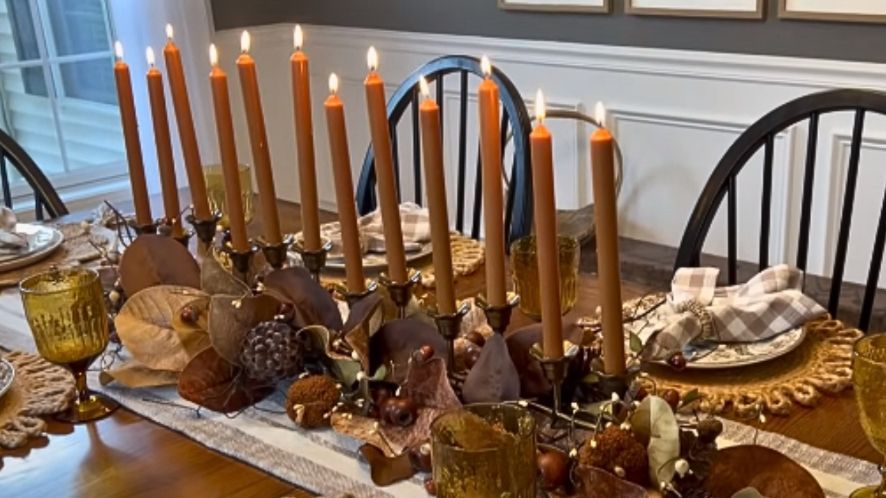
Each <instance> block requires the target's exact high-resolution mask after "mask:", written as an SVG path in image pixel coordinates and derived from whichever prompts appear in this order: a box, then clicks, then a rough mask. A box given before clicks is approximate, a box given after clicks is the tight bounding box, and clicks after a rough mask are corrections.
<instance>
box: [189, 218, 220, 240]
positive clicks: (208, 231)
mask: <svg viewBox="0 0 886 498" xmlns="http://www.w3.org/2000/svg"><path fill="white" fill-rule="evenodd" d="M221 218H222V215H221V213H219V212H215V213H214V214H213V215H212V217H210V218H209V219H206V220H198V219H197V217H196V216H194V215H193V214H189V215H188V216H187V217H185V220H186V221H187V222H188V223H190V224H191V226H192V227H194V233H196V234H197V239H198V240H199V241H200V242H202V243H203V245H204V246H206V247H209V246H210V245H212V242H213V241H214V240H215V234H216V228H217V227H218V222H219V221H220V220H221Z"/></svg>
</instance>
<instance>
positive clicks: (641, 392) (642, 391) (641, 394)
mask: <svg viewBox="0 0 886 498" xmlns="http://www.w3.org/2000/svg"><path fill="white" fill-rule="evenodd" d="M646 396H649V393H648V392H647V391H646V388H644V387H643V386H640V387H638V388H637V391H636V392H634V399H633V400H634V401H636V402H640V401H643V400H644V399H645V398H646Z"/></svg>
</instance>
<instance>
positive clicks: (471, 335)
mask: <svg viewBox="0 0 886 498" xmlns="http://www.w3.org/2000/svg"><path fill="white" fill-rule="evenodd" d="M465 339H467V340H469V341H471V342H473V343H474V344H476V345H477V346H479V347H481V348H482V347H483V346H485V345H486V337H484V336H483V334H481V333H480V332H477V331H476V330H472V331H470V332H468V333H467V334H465Z"/></svg>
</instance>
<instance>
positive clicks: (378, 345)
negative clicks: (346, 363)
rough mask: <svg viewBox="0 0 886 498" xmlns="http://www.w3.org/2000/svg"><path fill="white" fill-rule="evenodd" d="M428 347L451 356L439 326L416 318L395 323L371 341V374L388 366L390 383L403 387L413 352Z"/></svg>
mask: <svg viewBox="0 0 886 498" xmlns="http://www.w3.org/2000/svg"><path fill="white" fill-rule="evenodd" d="M425 345H427V346H430V347H431V348H433V349H434V352H435V354H436V356H438V357H441V358H444V359H445V358H446V357H447V356H448V354H449V347H448V344H447V343H446V340H445V339H443V337H442V336H441V335H440V333H439V332H437V327H435V326H433V325H429V324H427V323H425V322H423V321H420V320H417V319H415V318H404V319H399V320H391V321H389V322H387V323H385V324H384V325H383V326H382V327H381V328H380V329H379V331H378V332H376V333H375V334H374V335H373V336H372V338H371V339H370V341H369V360H370V361H369V371H373V370H375V369H377V368H378V367H380V366H382V365H385V366H387V367H388V378H387V379H386V380H389V381H391V382H395V383H397V384H400V383H402V382H403V380H404V379H405V378H406V371H407V368H408V365H409V360H410V358H412V353H414V352H415V351H416V350H417V349H419V348H421V347H422V346H425Z"/></svg>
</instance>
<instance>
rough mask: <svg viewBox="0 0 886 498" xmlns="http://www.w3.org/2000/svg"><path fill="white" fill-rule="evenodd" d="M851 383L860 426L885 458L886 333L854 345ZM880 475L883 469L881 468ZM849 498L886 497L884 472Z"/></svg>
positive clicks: (885, 476)
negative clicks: (872, 483)
mask: <svg viewBox="0 0 886 498" xmlns="http://www.w3.org/2000/svg"><path fill="white" fill-rule="evenodd" d="M852 382H853V384H854V387H855V399H856V401H857V402H858V408H859V415H860V416H861V427H862V428H863V429H864V432H865V434H867V436H868V440H869V441H870V442H871V444H872V445H873V446H874V448H875V449H876V450H877V451H879V452H880V453H881V454H882V455H884V457H886V334H879V335H870V336H867V337H864V338H863V339H861V340H859V341H858V342H856V343H855V349H854V351H853V354H852ZM880 471H881V473H882V472H883V471H884V466H883V465H881V466H880ZM850 496H851V498H886V473H884V477H883V480H882V481H881V482H880V484H879V485H876V486H869V487H865V488H861V489H858V490H856V491H855V492H853V493H852V495H850Z"/></svg>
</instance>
